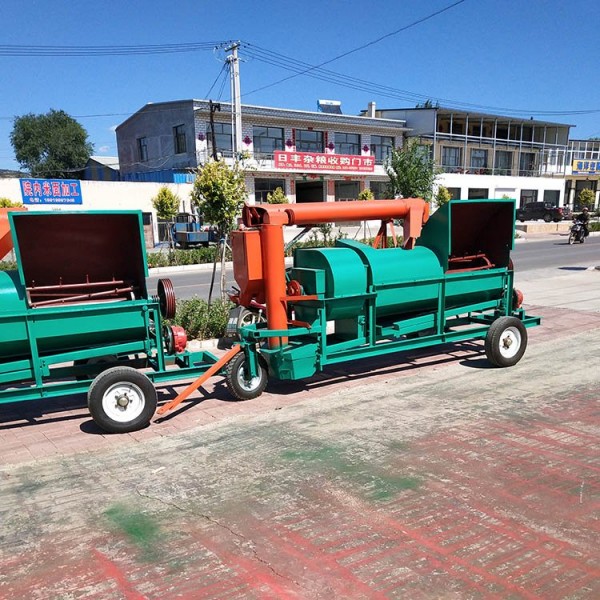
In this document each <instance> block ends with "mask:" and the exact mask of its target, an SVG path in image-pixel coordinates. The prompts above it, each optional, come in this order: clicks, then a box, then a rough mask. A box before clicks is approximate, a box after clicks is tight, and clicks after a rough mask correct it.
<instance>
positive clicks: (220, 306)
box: [172, 297, 233, 340]
mask: <svg viewBox="0 0 600 600" xmlns="http://www.w3.org/2000/svg"><path fill="white" fill-rule="evenodd" d="M232 306H233V304H232V303H231V302H229V301H228V300H215V301H214V302H212V303H211V304H210V306H209V304H208V302H207V301H206V300H203V299H202V298H197V297H195V298H191V299H188V300H178V301H177V313H176V315H175V318H174V319H173V320H172V323H173V324H175V325H179V326H181V327H183V328H184V329H185V330H186V331H187V334H188V337H189V338H190V339H199V340H208V339H212V338H218V337H222V336H223V335H224V333H225V327H226V326H227V321H228V319H229V310H230V309H231V308H232Z"/></svg>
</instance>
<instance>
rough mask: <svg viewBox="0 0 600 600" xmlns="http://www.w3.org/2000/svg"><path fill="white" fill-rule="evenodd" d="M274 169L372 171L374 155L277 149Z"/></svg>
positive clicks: (373, 168)
mask: <svg viewBox="0 0 600 600" xmlns="http://www.w3.org/2000/svg"><path fill="white" fill-rule="evenodd" d="M274 158H275V168H276V169H292V170H294V171H302V172H306V171H344V172H359V173H373V171H374V170H375V157H374V156H355V155H350V154H322V153H318V152H285V151H281V150H277V151H276V152H275V154H274Z"/></svg>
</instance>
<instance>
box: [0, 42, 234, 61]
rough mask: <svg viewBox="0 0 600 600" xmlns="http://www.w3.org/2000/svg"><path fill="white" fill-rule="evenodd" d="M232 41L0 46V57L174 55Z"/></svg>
mask: <svg viewBox="0 0 600 600" xmlns="http://www.w3.org/2000/svg"><path fill="white" fill-rule="evenodd" d="M229 43H230V41H224V40H219V41H216V42H192V43H185V44H146V45H144V44H140V45H134V46H18V45H5V44H2V45H0V56H60V57H77V56H128V55H147V54H173V53H181V52H197V51H200V50H214V49H215V48H220V47H223V46H226V45H227V44H229Z"/></svg>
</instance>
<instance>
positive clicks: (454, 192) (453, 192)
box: [446, 187, 460, 200]
mask: <svg viewBox="0 0 600 600" xmlns="http://www.w3.org/2000/svg"><path fill="white" fill-rule="evenodd" d="M446 189H447V190H448V191H449V192H450V196H452V200H460V188H456V187H449V188H446Z"/></svg>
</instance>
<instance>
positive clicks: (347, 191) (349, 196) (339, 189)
mask: <svg viewBox="0 0 600 600" xmlns="http://www.w3.org/2000/svg"><path fill="white" fill-rule="evenodd" d="M359 193H360V183H359V182H358V181H336V182H335V199H336V200H356V199H357V198H358V194H359Z"/></svg>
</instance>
